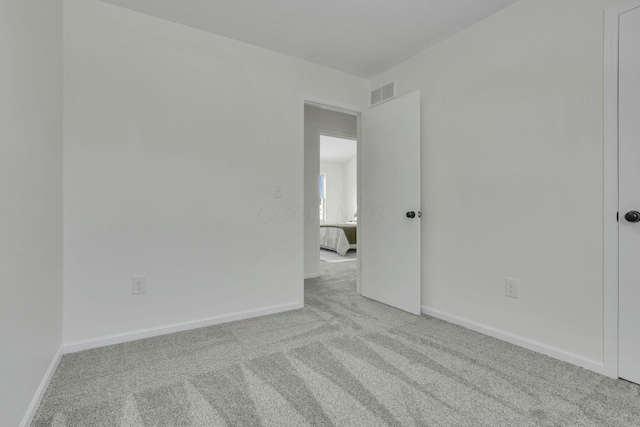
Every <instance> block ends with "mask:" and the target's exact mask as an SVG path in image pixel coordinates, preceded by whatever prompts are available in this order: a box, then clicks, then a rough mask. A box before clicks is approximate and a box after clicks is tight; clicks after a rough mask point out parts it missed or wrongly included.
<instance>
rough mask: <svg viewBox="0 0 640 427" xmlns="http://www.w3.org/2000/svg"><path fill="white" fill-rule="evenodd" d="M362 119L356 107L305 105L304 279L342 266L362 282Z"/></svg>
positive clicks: (344, 270) (328, 272)
mask: <svg viewBox="0 0 640 427" xmlns="http://www.w3.org/2000/svg"><path fill="white" fill-rule="evenodd" d="M358 120H359V118H358V115H357V113H355V112H354V113H349V112H345V111H336V109H333V108H332V107H326V106H319V105H315V104H314V105H310V104H305V107H304V153H305V154H304V193H305V195H304V200H305V227H304V228H305V229H304V277H305V279H316V278H320V277H323V276H329V275H333V274H337V273H338V271H339V272H340V275H341V276H342V277H346V276H348V277H349V280H350V281H352V282H353V283H357V275H358V261H357V234H358V233H357V215H358V213H357V209H358V208H357V206H358V191H357V185H358V179H357V176H358V174H357V163H358V161H357V145H358V144H357V137H358ZM334 270H335V271H334Z"/></svg>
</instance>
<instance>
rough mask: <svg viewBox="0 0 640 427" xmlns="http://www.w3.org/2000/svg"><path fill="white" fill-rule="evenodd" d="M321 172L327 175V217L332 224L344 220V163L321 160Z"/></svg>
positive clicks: (327, 220)
mask: <svg viewBox="0 0 640 427" xmlns="http://www.w3.org/2000/svg"><path fill="white" fill-rule="evenodd" d="M320 173H323V174H325V175H326V177H327V197H326V198H327V219H326V221H325V222H327V223H330V224H335V223H341V222H344V216H345V209H344V184H345V182H344V163H343V162H341V163H336V162H323V161H320Z"/></svg>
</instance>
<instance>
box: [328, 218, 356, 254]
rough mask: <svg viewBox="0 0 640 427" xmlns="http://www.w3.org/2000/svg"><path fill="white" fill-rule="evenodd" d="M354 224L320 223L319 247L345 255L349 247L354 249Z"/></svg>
mask: <svg viewBox="0 0 640 427" xmlns="http://www.w3.org/2000/svg"><path fill="white" fill-rule="evenodd" d="M356 228H357V226H356V224H355V223H352V224H321V225H320V247H321V248H323V249H329V250H332V251H335V252H337V253H339V254H340V255H342V256H345V255H346V254H347V252H348V251H349V249H356V247H357V234H356Z"/></svg>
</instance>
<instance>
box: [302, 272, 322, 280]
mask: <svg viewBox="0 0 640 427" xmlns="http://www.w3.org/2000/svg"><path fill="white" fill-rule="evenodd" d="M318 277H320V273H309V274H305V275H304V278H305V279H317V278H318Z"/></svg>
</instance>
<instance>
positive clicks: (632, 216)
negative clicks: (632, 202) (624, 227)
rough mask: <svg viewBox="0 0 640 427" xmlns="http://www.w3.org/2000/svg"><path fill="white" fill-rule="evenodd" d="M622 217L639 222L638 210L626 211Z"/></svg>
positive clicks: (639, 213)
mask: <svg viewBox="0 0 640 427" xmlns="http://www.w3.org/2000/svg"><path fill="white" fill-rule="evenodd" d="M624 219H626V220H627V221H629V222H640V212H638V211H631V212H627V214H626V215H625V216H624Z"/></svg>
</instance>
